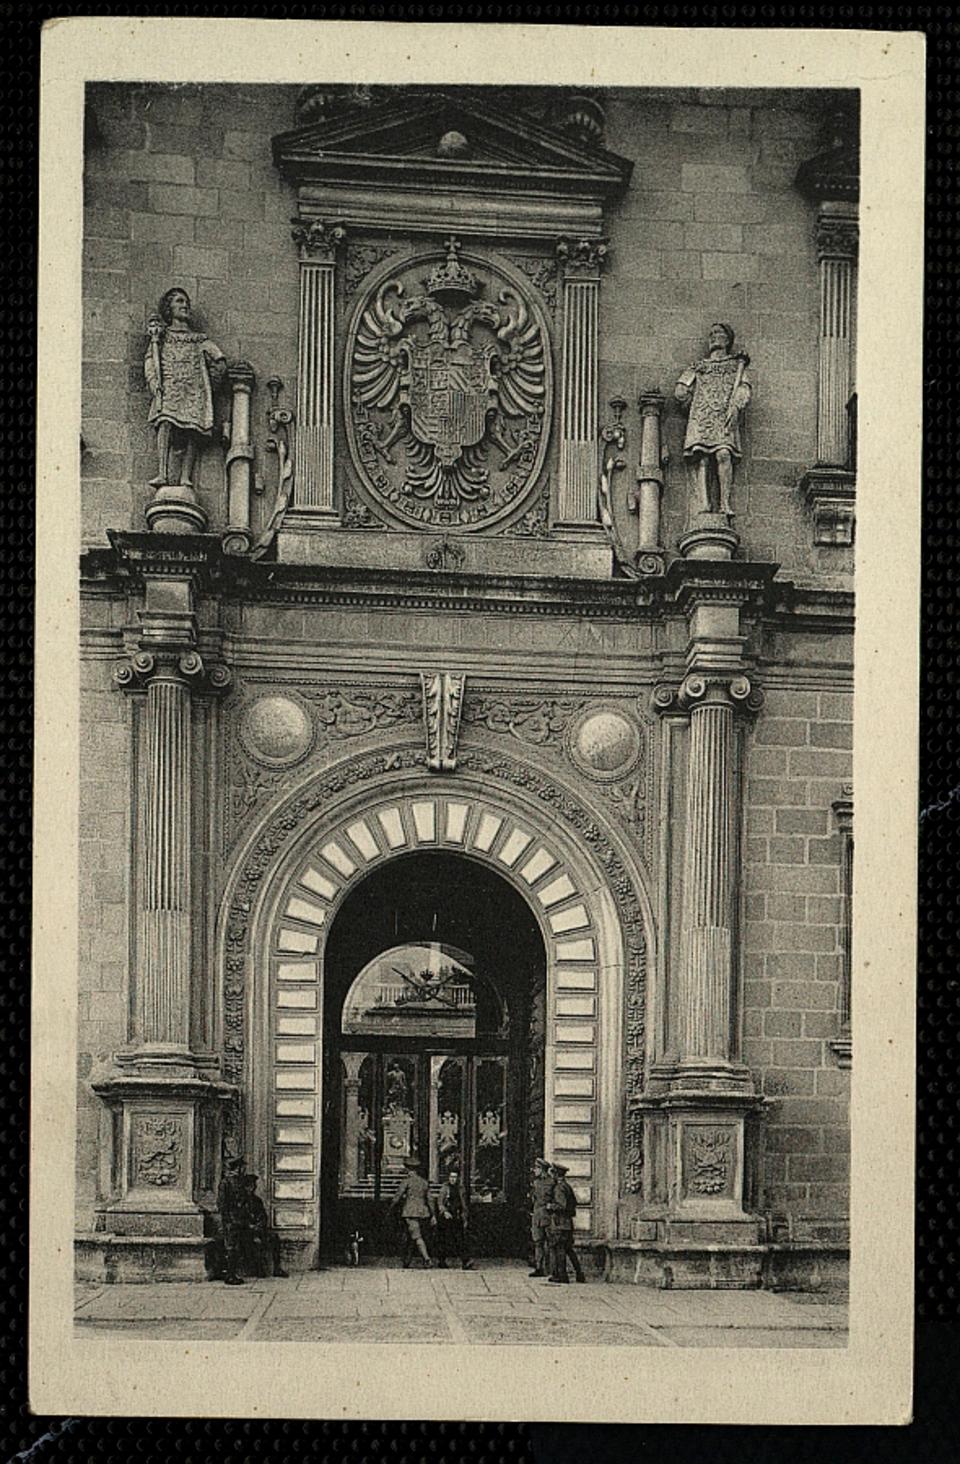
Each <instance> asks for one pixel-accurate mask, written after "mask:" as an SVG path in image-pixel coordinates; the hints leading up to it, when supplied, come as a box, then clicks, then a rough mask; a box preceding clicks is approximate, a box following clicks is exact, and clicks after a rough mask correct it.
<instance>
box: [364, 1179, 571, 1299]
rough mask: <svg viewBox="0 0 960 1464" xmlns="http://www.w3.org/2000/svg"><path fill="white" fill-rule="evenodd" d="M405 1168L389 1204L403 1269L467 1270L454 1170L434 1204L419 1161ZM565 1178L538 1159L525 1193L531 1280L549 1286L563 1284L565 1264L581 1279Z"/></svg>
mask: <svg viewBox="0 0 960 1464" xmlns="http://www.w3.org/2000/svg"><path fill="white" fill-rule="evenodd" d="M404 1168H405V1170H406V1173H405V1176H404V1178H403V1179H402V1180H401V1182H400V1187H399V1189H398V1190H397V1192H396V1194H395V1195H394V1197H393V1202H392V1205H391V1209H392V1212H393V1214H394V1216H395V1217H396V1218H397V1219H398V1220H399V1221H400V1223H401V1225H402V1227H403V1261H402V1264H403V1268H404V1270H406V1269H407V1268H408V1267H409V1266H411V1265H412V1264H413V1262H414V1259H415V1258H416V1257H419V1259H420V1263H421V1265H422V1266H423V1267H424V1268H425V1269H428V1268H432V1267H434V1266H440V1267H445V1266H446V1265H447V1264H448V1261H449V1260H451V1259H452V1258H454V1257H456V1259H457V1260H459V1262H460V1265H461V1266H462V1268H463V1270H465V1271H469V1270H471V1269H472V1267H473V1262H472V1261H471V1260H470V1258H469V1254H468V1249H467V1222H468V1212H467V1200H466V1195H465V1194H464V1191H463V1186H462V1184H461V1182H460V1171H459V1169H457V1168H451V1169H450V1170H449V1171H448V1173H447V1177H446V1179H445V1180H444V1182H443V1184H442V1185H441V1186H440V1192H439V1194H438V1195H437V1197H436V1200H434V1197H433V1195H432V1194H431V1192H430V1185H429V1183H428V1182H427V1180H426V1179H425V1178H424V1176H423V1170H422V1166H421V1164H420V1161H419V1160H418V1159H416V1158H411V1159H408V1160H407V1161H406V1163H405V1166H404ZM567 1173H568V1171H567V1167H566V1165H565V1164H551V1163H549V1162H548V1161H547V1160H546V1159H537V1160H536V1162H535V1165H534V1179H533V1185H532V1187H531V1191H530V1205H531V1215H530V1224H531V1238H532V1240H533V1270H532V1271H531V1272H530V1275H531V1276H541V1277H543V1278H544V1280H546V1281H548V1282H550V1284H551V1285H553V1286H565V1285H567V1284H568V1282H569V1280H570V1277H569V1275H568V1274H567V1261H568V1260H569V1262H570V1264H571V1265H572V1267H573V1274H574V1276H575V1277H576V1279H577V1280H578V1281H579V1282H581V1283H582V1282H583V1280H584V1275H583V1267H582V1266H581V1264H580V1258H579V1256H578V1255H577V1253H576V1250H575V1248H574V1244H573V1217H574V1215H575V1214H576V1213H577V1200H576V1196H575V1195H574V1193H573V1189H572V1188H571V1186H570V1184H569V1183H568V1181H567ZM425 1232H426V1233H425ZM428 1235H429V1236H430V1237H431V1238H434V1237H435V1240H436V1251H437V1254H436V1256H433V1255H431V1253H430V1247H429V1246H428V1244H427V1236H428Z"/></svg>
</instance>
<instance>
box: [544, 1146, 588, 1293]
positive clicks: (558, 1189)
mask: <svg viewBox="0 0 960 1464" xmlns="http://www.w3.org/2000/svg"><path fill="white" fill-rule="evenodd" d="M553 1174H554V1181H555V1182H554V1186H553V1196H552V1198H551V1200H550V1202H549V1206H548V1208H549V1211H550V1216H551V1226H550V1239H551V1250H552V1252H553V1255H552V1266H551V1269H550V1275H549V1276H548V1277H547V1280H548V1282H549V1283H550V1284H551V1285H553V1286H566V1285H567V1283H568V1282H569V1280H570V1278H569V1276H568V1275H567V1257H568V1256H569V1258H570V1262H571V1264H572V1266H573V1273H574V1275H575V1276H576V1278H577V1280H578V1281H579V1282H581V1283H582V1282H583V1280H584V1275H583V1267H582V1266H581V1265H580V1258H579V1256H578V1255H577V1253H576V1251H575V1250H574V1247H573V1217H574V1215H575V1214H576V1213H577V1199H576V1196H575V1194H574V1193H573V1190H572V1189H571V1188H570V1186H569V1184H568V1183H567V1167H566V1165H565V1164H554V1165H553Z"/></svg>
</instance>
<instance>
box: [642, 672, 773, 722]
mask: <svg viewBox="0 0 960 1464" xmlns="http://www.w3.org/2000/svg"><path fill="white" fill-rule="evenodd" d="M763 700H764V697H763V692H762V691H761V689H760V687H759V686H757V684H756V682H754V681H751V680H750V677H749V676H743V675H736V676H731V675H728V674H724V673H720V672H700V671H694V672H691V674H690V675H689V676H686V677H685V678H684V679H683V681H681V682H680V683H679V684H671V683H669V682H663V683H661V684H660V685H659V686H657V687H655V688H654V691H653V696H652V698H651V704H652V706H653V710H654V711H655V712H659V713H661V715H662V714H664V713H670V712H672V713H674V715H676V714H677V713H680V714H682V715H689V714H690V713H691V712H693V711H695V710H696V709H697V708H698V707H705V706H726V707H729V708H730V709H731V710H732V711H736V712H741V713H747V714H752V713H755V712H758V711H759V710H760V708H761V707H762V706H763Z"/></svg>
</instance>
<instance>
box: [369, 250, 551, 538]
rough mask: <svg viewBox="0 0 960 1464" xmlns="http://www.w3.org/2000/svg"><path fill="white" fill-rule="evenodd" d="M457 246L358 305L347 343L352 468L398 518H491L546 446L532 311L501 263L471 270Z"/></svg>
mask: <svg viewBox="0 0 960 1464" xmlns="http://www.w3.org/2000/svg"><path fill="white" fill-rule="evenodd" d="M459 250H460V244H459V241H458V240H456V239H450V240H448V241H447V250H446V255H445V258H443V260H442V262H439V263H436V264H435V267H434V268H433V270H432V271H431V272H430V273H429V275H428V276H427V277H426V278H424V277H423V275H422V273H420V271H422V270H423V267H424V265H425V264H427V263H429V262H431V261H432V260H436V258H437V256H436V255H435V254H434V255H432V256H429V255H428V256H427V257H426V259H424V258H422V257H421V259H420V260H416V261H411V262H410V263H409V264H407V265H406V266H404V267H403V268H402V269H401V270H400V271H398V272H397V273H395V274H392V275H391V276H389V277H388V278H381V281H380V283H379V284H378V285H376V286H374V287H373V288H372V289H371V291H370V294H369V295H368V296H367V299H366V301H364V302H363V303H362V304H361V305H360V306H359V307H358V312H357V317H356V324H355V326H354V330H353V332H352V334H351V343H350V347H349V348H348V353H347V363H346V364H347V381H346V387H347V407H348V427H349V432H350V443H351V449H352V451H353V454H354V462H355V463H356V465H357V467H358V469H359V470H360V474H361V478H362V480H363V482H364V484H365V486H366V488H367V491H368V492H369V493H370V495H371V497H372V498H373V499H374V500H376V501H377V502H378V503H379V505H381V506H382V507H384V508H386V509H388V512H389V513H390V514H391V515H392V516H395V518H397V519H399V520H400V521H401V522H402V523H414V524H417V525H421V526H427V525H431V524H451V525H457V526H459V527H463V528H473V527H477V528H480V527H482V526H484V525H485V524H487V523H491V522H495V521H496V520H497V519H501V518H503V517H504V516H505V515H506V514H508V513H509V512H511V510H513V509H514V508H515V507H516V508H519V507H520V506H521V505H522V503H523V502H524V501H525V498H526V495H527V493H528V491H529V490H531V489H532V488H533V487H534V485H535V483H536V480H537V475H538V474H539V472H540V470H541V467H542V464H543V459H544V454H545V451H546V445H547V444H546V437H547V424H548V423H549V409H550V399H551V370H550V352H549V348H548V344H547V332H546V324H545V319H544V317H543V315H542V312H541V310H540V308H539V307H538V306H536V305H534V304H533V302H532V301H531V299H530V297H529V296H528V295H527V293H526V291H525V290H524V288H523V287H522V285H520V284H519V282H515V281H514V280H513V279H511V278H509V277H508V276H507V275H506V274H505V273H503V272H502V270H501V268H500V266H498V265H495V264H494V263H493V262H492V261H490V262H486V263H484V264H483V267H482V270H480V271H474V270H473V269H470V268H467V267H466V266H465V264H464V263H463V261H462V260H461V259H460V257H459ZM478 263H479V261H478ZM415 272H416V273H415ZM418 276H419V277H418ZM485 294H487V295H490V296H492V297H493V298H486V299H485V298H482V297H483V296H484V295H485ZM478 297H479V298H478Z"/></svg>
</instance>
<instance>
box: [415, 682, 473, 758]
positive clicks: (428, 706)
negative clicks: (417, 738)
mask: <svg viewBox="0 0 960 1464" xmlns="http://www.w3.org/2000/svg"><path fill="white" fill-rule="evenodd" d="M466 683H467V678H466V676H465V675H464V674H463V673H462V672H460V673H451V672H448V671H443V672H428V671H421V673H420V685H421V687H422V688H423V726H424V731H425V733H426V739H427V767H428V768H429V769H430V771H431V772H432V773H452V772H454V771H455V769H456V766H457V742H458V739H459V734H460V713H461V711H462V710H463V692H464V687H465V686H466Z"/></svg>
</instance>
